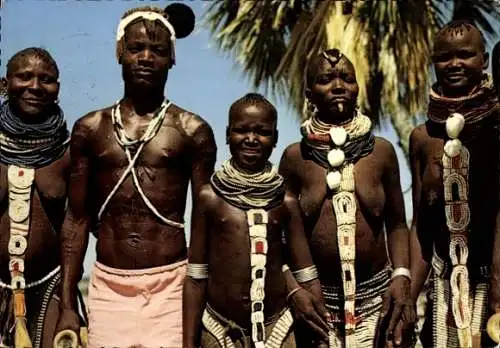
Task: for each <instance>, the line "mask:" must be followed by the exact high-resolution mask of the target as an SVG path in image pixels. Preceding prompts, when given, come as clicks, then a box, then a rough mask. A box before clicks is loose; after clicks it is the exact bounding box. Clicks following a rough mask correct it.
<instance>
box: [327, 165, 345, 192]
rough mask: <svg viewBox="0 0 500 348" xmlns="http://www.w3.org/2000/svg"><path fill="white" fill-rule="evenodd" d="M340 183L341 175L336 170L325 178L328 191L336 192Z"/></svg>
mask: <svg viewBox="0 0 500 348" xmlns="http://www.w3.org/2000/svg"><path fill="white" fill-rule="evenodd" d="M341 181H342V175H341V174H340V172H339V171H338V170H335V171H333V172H329V173H328V175H327V176H326V184H327V185H328V187H329V188H330V190H333V191H336V190H337V189H339V188H340V182H341Z"/></svg>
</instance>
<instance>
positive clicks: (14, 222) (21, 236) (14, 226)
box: [7, 165, 35, 347]
mask: <svg viewBox="0 0 500 348" xmlns="http://www.w3.org/2000/svg"><path fill="white" fill-rule="evenodd" d="M7 178H8V183H9V218H10V239H9V245H8V250H9V256H10V260H9V271H10V275H11V284H10V289H11V290H12V293H13V295H14V296H13V297H14V303H13V309H14V317H15V318H16V326H15V337H16V338H18V337H19V338H21V337H22V338H23V339H25V340H30V338H29V333H28V330H27V328H26V301H25V296H24V290H25V288H26V280H25V278H24V271H25V267H24V266H25V264H24V257H25V254H26V251H27V249H28V235H29V228H30V210H31V188H32V185H33V181H34V180H35V170H34V169H32V168H23V167H18V166H15V165H9V166H8V169H7ZM28 343H29V344H30V345H29V346H30V347H31V341H30V342H26V341H24V342H23V343H20V342H17V339H16V346H18V345H19V344H25V345H26V344H28Z"/></svg>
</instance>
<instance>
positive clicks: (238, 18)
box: [206, 0, 500, 154]
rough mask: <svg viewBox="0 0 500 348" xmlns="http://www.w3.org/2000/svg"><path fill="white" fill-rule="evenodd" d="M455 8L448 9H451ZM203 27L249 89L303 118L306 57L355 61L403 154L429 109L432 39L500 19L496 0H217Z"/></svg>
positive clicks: (364, 90)
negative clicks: (458, 24) (442, 31)
mask: <svg viewBox="0 0 500 348" xmlns="http://www.w3.org/2000/svg"><path fill="white" fill-rule="evenodd" d="M453 5H454V6H453ZM206 15H207V24H208V25H209V28H210V30H211V32H212V34H213V37H214V39H215V42H216V44H217V45H218V47H219V49H221V50H222V51H224V52H227V53H229V54H231V55H234V57H235V59H236V61H237V62H239V63H240V64H241V65H242V68H243V71H244V72H245V74H246V75H247V76H248V77H249V78H250V79H251V82H252V83H253V85H254V86H255V87H259V86H264V87H266V90H267V89H269V88H271V89H272V91H273V92H274V93H275V94H278V95H279V96H281V97H285V98H287V99H289V100H290V103H289V104H290V105H292V107H293V108H294V109H295V110H296V111H297V114H298V115H299V117H304V114H303V110H304V108H303V107H304V105H305V103H304V87H305V86H304V82H305V73H306V69H307V65H308V62H309V60H310V58H311V57H312V56H313V55H316V54H318V53H319V52H320V51H321V50H324V49H328V48H334V47H335V48H338V49H340V50H341V51H342V52H343V53H344V54H345V55H346V56H347V57H348V58H349V59H350V60H351V61H352V62H353V64H354V66H355V68H356V77H357V80H358V84H359V86H360V94H359V100H358V101H359V105H360V107H361V108H362V109H363V111H365V112H366V113H368V114H369V115H370V116H371V118H372V120H374V121H375V122H377V120H378V119H379V117H380V115H383V116H384V115H387V116H388V117H390V120H391V123H392V124H393V126H394V128H395V129H396V132H397V133H398V135H399V137H400V139H401V145H402V147H403V150H404V151H405V153H406V154H408V138H409V134H410V132H411V129H412V127H413V124H414V122H413V120H414V119H415V117H417V116H419V114H421V113H422V111H424V110H425V108H426V106H427V96H428V88H429V82H430V80H429V68H430V64H431V59H430V56H431V50H432V41H433V36H434V34H435V32H436V30H437V29H438V28H440V27H442V26H443V25H444V24H445V23H446V22H447V21H448V20H449V19H451V18H454V19H469V20H473V21H474V22H475V23H476V24H477V25H478V26H479V27H480V29H482V31H483V32H484V33H485V34H486V35H485V36H487V37H488V35H490V36H491V35H493V34H494V29H493V26H492V24H491V22H490V20H489V19H490V18H491V17H492V18H493V19H495V20H500V4H497V3H496V0H482V1H476V0H455V1H453V2H451V1H449V0H391V1H352V0H350V1H347V0H343V1H323V0H303V1H299V0H282V1H279V0H268V1H254V0H218V1H215V2H214V3H213V4H212V5H211V6H210V8H209V10H208V11H207V14H206Z"/></svg>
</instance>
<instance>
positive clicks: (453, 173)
mask: <svg viewBox="0 0 500 348" xmlns="http://www.w3.org/2000/svg"><path fill="white" fill-rule="evenodd" d="M464 125H465V118H464V116H463V115H461V114H458V113H454V114H451V115H450V117H448V119H447V120H446V133H447V135H448V136H449V137H450V140H448V141H446V143H445V145H444V154H443V158H442V161H443V186H444V200H445V216H446V225H447V226H448V229H449V230H450V234H451V236H450V248H449V253H450V259H451V264H452V271H451V275H450V287H451V310H452V313H453V318H454V320H455V324H456V326H457V331H458V337H459V342H460V347H462V348H467V347H471V346H472V331H471V320H472V316H471V309H470V307H469V294H470V289H469V272H468V269H467V258H468V254H469V250H468V238H467V229H468V226H469V222H470V210H469V204H468V191H469V186H468V178H469V158H470V155H469V151H468V150H467V148H466V147H465V146H463V145H462V143H461V142H460V140H459V139H458V137H459V135H460V132H461V131H462V130H463V128H464ZM454 187H456V188H457V190H456V191H455V190H454ZM457 250H458V251H459V252H458V253H457Z"/></svg>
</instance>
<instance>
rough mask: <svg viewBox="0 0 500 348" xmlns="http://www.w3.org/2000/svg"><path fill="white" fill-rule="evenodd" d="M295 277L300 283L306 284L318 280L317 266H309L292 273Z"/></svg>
mask: <svg viewBox="0 0 500 348" xmlns="http://www.w3.org/2000/svg"><path fill="white" fill-rule="evenodd" d="M292 274H293V276H294V277H295V279H296V280H297V282H299V283H306V282H309V281H311V280H313V279H316V278H318V269H317V268H316V266H314V265H313V266H309V267H304V268H302V269H299V270H297V271H293V272H292Z"/></svg>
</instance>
